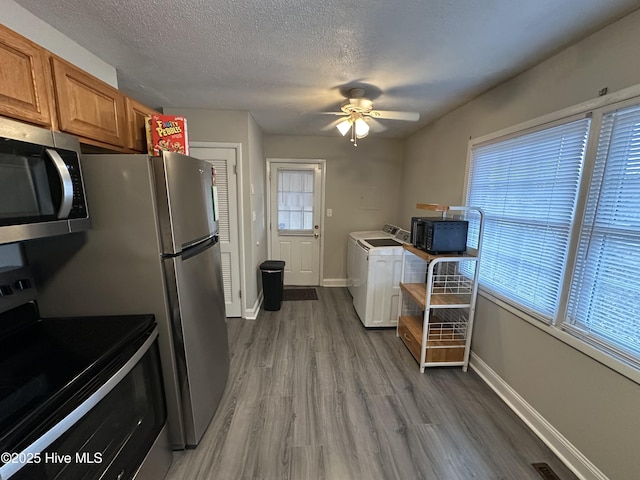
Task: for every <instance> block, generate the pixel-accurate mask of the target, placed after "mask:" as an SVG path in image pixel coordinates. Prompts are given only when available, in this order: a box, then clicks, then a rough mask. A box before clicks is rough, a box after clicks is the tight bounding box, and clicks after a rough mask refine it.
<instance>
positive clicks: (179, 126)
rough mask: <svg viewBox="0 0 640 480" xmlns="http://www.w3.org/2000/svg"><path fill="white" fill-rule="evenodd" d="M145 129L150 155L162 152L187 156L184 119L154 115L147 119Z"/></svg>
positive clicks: (187, 143) (187, 145)
mask: <svg viewBox="0 0 640 480" xmlns="http://www.w3.org/2000/svg"><path fill="white" fill-rule="evenodd" d="M146 127H147V146H148V148H149V154H150V155H160V151H162V150H164V151H167V152H177V153H182V154H184V155H189V139H188V137H187V119H186V118H184V117H181V116H176V115H161V114H154V115H151V116H150V117H147V122H146Z"/></svg>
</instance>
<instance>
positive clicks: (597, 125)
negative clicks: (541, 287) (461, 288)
mask: <svg viewBox="0 0 640 480" xmlns="http://www.w3.org/2000/svg"><path fill="white" fill-rule="evenodd" d="M632 105H640V85H635V86H633V87H629V88H626V89H623V90H620V91H618V92H615V93H613V94H610V95H607V96H604V97H598V98H596V99H592V100H589V101H587V102H584V103H582V104H579V105H575V106H572V107H569V108H565V109H562V110H559V111H557V112H553V113H550V114H548V115H544V116H541V117H538V118H534V119H532V120H529V121H527V122H523V123H520V124H517V125H514V126H511V127H508V128H505V129H502V130H499V131H497V132H493V133H490V134H487V135H484V136H481V137H477V138H471V139H470V140H469V141H468V145H467V160H466V168H465V177H464V186H463V199H464V205H466V203H467V199H468V198H469V191H468V188H469V176H470V173H471V159H472V151H473V148H474V147H476V146H478V145H483V144H488V143H495V142H499V141H503V140H508V139H509V138H513V137H517V136H521V135H526V134H528V133H532V132H535V131H538V130H543V129H546V128H551V127H553V126H556V125H560V124H563V123H566V122H569V121H572V120H575V119H578V118H581V117H584V116H587V115H591V125H590V129H589V133H588V135H589V136H588V140H587V146H586V151H585V158H584V162H583V172H582V175H581V179H580V185H579V190H578V198H577V201H576V211H575V214H574V220H573V225H572V227H571V234H570V237H569V248H568V251H567V257H566V262H565V265H564V275H563V277H562V281H561V284H560V290H559V298H558V307H557V314H556V316H555V318H554V319H553V321H552V322H551V323H547V321H546V320H545V319H544V317H542V316H540V315H536V314H535V312H531V311H529V310H528V309H527V308H526V307H523V306H520V305H518V304H517V302H515V301H513V300H511V299H508V298H503V296H501V295H499V294H496V293H495V292H492V291H491V290H490V289H488V288H486V287H484V286H483V285H482V284H479V289H478V293H479V295H480V296H482V297H484V298H486V299H488V300H489V301H491V302H493V303H495V304H497V305H499V306H501V307H502V308H504V309H505V310H507V311H509V312H510V313H512V314H514V315H516V316H517V317H518V318H521V319H522V320H525V321H527V322H528V323H530V324H531V325H533V326H535V327H537V328H539V329H540V330H543V331H545V332H546V333H548V334H549V335H551V336H553V337H555V338H557V339H558V340H560V341H562V342H563V343H565V344H567V345H569V346H571V347H573V348H575V349H577V350H579V351H581V352H582V353H585V354H586V355H588V356H590V357H591V358H593V359H594V360H596V361H598V362H600V363H602V364H604V365H606V366H607V367H609V368H612V369H613V370H615V371H617V372H618V373H620V374H622V375H624V376H625V377H627V378H629V379H630V380H633V381H634V382H636V383H638V384H640V357H637V358H635V357H634V358H630V357H629V356H628V355H625V354H621V353H620V351H616V348H615V346H610V345H607V344H606V343H605V342H599V341H597V339H594V338H591V337H589V338H587V337H586V336H585V335H581V334H580V333H579V332H577V331H576V330H577V329H576V328H575V327H573V326H572V325H570V324H569V323H568V322H567V321H566V314H567V308H568V300H569V294H570V288H571V279H572V277H573V273H574V271H575V267H576V257H577V252H578V241H579V237H580V231H581V228H582V224H583V222H584V215H585V210H586V206H587V199H588V194H589V187H590V184H591V180H592V176H593V170H594V164H595V160H596V153H597V145H598V143H599V136H600V129H601V127H602V119H603V117H604V115H607V114H608V113H611V112H613V111H616V110H618V109H621V108H625V107H628V106H632Z"/></svg>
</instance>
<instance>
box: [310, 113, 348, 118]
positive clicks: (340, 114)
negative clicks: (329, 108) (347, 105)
mask: <svg viewBox="0 0 640 480" xmlns="http://www.w3.org/2000/svg"><path fill="white" fill-rule="evenodd" d="M316 113H317V114H318V115H338V116H340V117H344V116H345V115H349V114H348V113H344V112H316Z"/></svg>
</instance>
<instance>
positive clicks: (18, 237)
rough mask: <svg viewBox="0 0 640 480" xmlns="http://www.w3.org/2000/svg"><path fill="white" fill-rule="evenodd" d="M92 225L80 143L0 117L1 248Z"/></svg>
mask: <svg viewBox="0 0 640 480" xmlns="http://www.w3.org/2000/svg"><path fill="white" fill-rule="evenodd" d="M90 226H91V221H90V219H89V211H88V208H87V201H86V198H85V193H84V185H83V182H82V171H81V169H80V143H79V142H78V139H77V138H75V137H73V136H71V135H66V134H63V133H60V132H53V131H51V130H45V129H43V128H39V127H34V126H32V125H27V124H24V123H20V122H15V121H13V120H9V119H6V118H0V244H4V243H13V242H20V241H23V240H31V239H34V238H41V237H48V236H53V235H62V234H65V233H71V232H76V231H80V230H86V229H88V228H89V227H90Z"/></svg>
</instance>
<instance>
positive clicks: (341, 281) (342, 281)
mask: <svg viewBox="0 0 640 480" xmlns="http://www.w3.org/2000/svg"><path fill="white" fill-rule="evenodd" d="M322 286H323V287H346V286H347V279H346V278H325V279H323V280H322Z"/></svg>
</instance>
